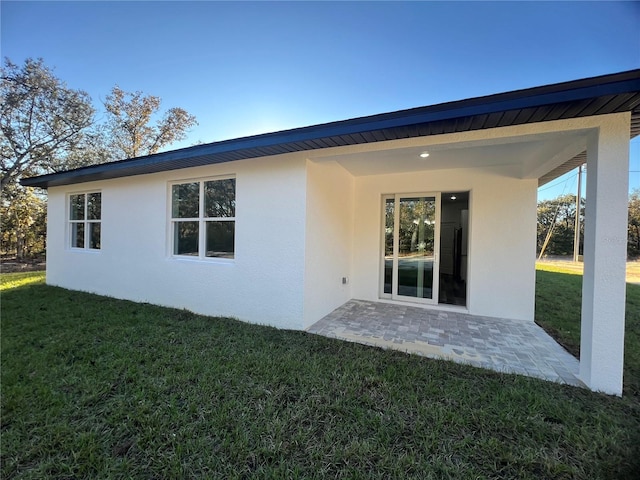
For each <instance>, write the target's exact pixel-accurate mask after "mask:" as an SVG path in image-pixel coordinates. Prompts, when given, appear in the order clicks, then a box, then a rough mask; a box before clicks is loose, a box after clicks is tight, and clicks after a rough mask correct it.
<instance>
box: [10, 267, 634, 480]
mask: <svg viewBox="0 0 640 480" xmlns="http://www.w3.org/2000/svg"><path fill="white" fill-rule="evenodd" d="M19 275H20V276H19V277H18V276H14V275H10V274H8V275H3V276H2V277H1V283H2V288H3V291H2V339H1V340H2V350H1V359H2V372H1V373H2V391H1V394H2V398H1V403H2V425H1V428H2V430H1V445H0V447H1V448H0V460H1V471H0V473H1V475H0V476H1V477H2V478H25V479H27V478H34V479H35V478H56V479H57V478H199V477H203V478H225V479H226V478H229V479H235V478H238V479H242V478H274V479H275V478H350V479H351V478H353V479H359V478H421V479H429V478H434V479H436V478H437V479H447V478H456V479H458V478H522V479H527V478H530V479H534V478H535V479H545V478H548V479H551V478H554V479H556V478H559V479H574V478H589V479H598V478H603V479H604V478H607V479H610V478H633V476H634V475H635V474H637V472H638V471H639V470H640V405H639V402H638V399H637V398H635V397H633V396H628V397H623V398H613V397H608V396H605V395H600V394H595V393H592V392H589V391H586V390H582V389H578V388H574V387H568V386H563V385H556V384H552V383H548V382H544V381H540V380H536V379H531V378H525V377H521V376H516V375H504V374H498V373H494V372H489V371H485V370H480V369H476V368H473V367H469V366H463V365H457V364H454V363H449V362H443V361H435V360H429V359H425V358H421V357H416V356H410V355H406V354H403V353H400V352H395V351H383V350H379V349H375V348H370V347H365V346H361V345H357V344H351V343H346V342H341V341H338V340H332V339H327V338H322V337H317V336H313V335H308V334H306V333H303V332H291V331H283V330H276V329H273V328H268V327H262V326H256V325H248V324H244V323H241V322H238V321H235V320H232V319H226V318H210V317H203V316H199V315H194V314H192V313H189V312H186V311H180V310H173V309H167V308H161V307H156V306H152V305H143V304H136V303H132V302H127V301H120V300H114V299H111V298H107V297H100V296H95V295H90V294H85V293H79V292H72V291H68V290H64V289H60V288H56V287H50V286H46V285H44V284H43V281H42V276H41V275H40V276H38V274H35V275H34V276H33V277H31V276H30V275H29V274H26V275H25V274H19ZM30 280H33V281H30Z"/></svg>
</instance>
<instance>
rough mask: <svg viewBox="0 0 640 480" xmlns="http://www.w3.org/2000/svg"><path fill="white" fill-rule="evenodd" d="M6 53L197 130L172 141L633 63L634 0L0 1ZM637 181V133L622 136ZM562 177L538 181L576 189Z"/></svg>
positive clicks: (637, 18)
mask: <svg viewBox="0 0 640 480" xmlns="http://www.w3.org/2000/svg"><path fill="white" fill-rule="evenodd" d="M0 9H1V11H0V13H1V25H0V27H1V38H0V40H1V43H0V45H1V50H2V56H3V57H4V56H6V57H9V58H10V59H11V60H12V61H14V62H16V63H21V62H23V61H24V59H25V58H27V57H42V58H43V59H44V60H45V63H46V64H47V65H49V66H51V67H55V73H56V75H57V76H58V77H59V78H61V79H63V80H65V81H66V82H67V84H68V85H69V86H71V87H73V88H81V89H84V90H86V91H87V92H89V94H90V95H91V96H92V98H93V100H94V103H96V106H97V107H98V108H99V107H100V101H101V100H103V99H104V97H105V96H106V95H107V94H108V93H109V91H110V89H111V88H112V87H113V86H114V85H116V84H117V85H119V86H120V87H121V88H123V89H125V90H128V91H135V90H140V91H143V92H144V93H147V94H153V95H157V96H160V97H161V98H162V100H163V107H165V108H169V107H172V106H179V107H182V108H185V109H186V110H188V111H189V112H190V113H192V114H194V115H196V117H197V118H198V121H199V126H198V127H196V128H194V129H193V130H192V131H191V132H190V134H189V137H188V139H187V140H186V141H185V142H182V143H181V144H176V145H174V146H173V147H180V146H188V145H191V144H194V143H196V142H211V141H216V140H223V139H227V138H234V137H239V136H244V135H251V134H256V133H263V132H268V131H275V130H282V129H286V128H295V127H300V126H305V125H312V124H317V123H323V122H329V121H334V120H342V119H346V118H354V117H358V116H363V115H370V114H376V113H383V112H388V111H394V110H400V109H404V108H411V107H416V106H422V105H431V104H435V103H441V102H446V101H451V100H459V99H464V98H470V97H474V96H480V95H488V94H492V93H499V92H504V91H509V90H515V89H520V88H527V87H534V86H538V85H544V84H549V83H556V82H561V81H566V80H575V79H578V78H585V77H590V76H595V75H602V74H607V73H615V72H620V71H624V70H630V69H634V68H640V33H639V32H640V3H638V2H566V3H565V2H280V3H278V2H233V3H225V2H24V1H23V2H12V1H4V0H3V1H2V2H1V3H0ZM630 170H631V173H630V181H631V182H630V183H631V187H632V188H634V187H640V140H639V139H636V140H635V141H633V142H632V146H631V162H630ZM572 181H573V184H572V186H571V187H568V186H567V185H566V182H565V180H564V179H560V180H556V181H555V182H553V183H554V184H558V186H557V187H554V188H547V189H546V190H544V191H541V192H540V193H541V196H543V197H555V196H556V195H558V194H560V193H562V191H563V187H564V190H565V193H568V192H569V191H573V190H574V189H575V178H574V179H573V180H572Z"/></svg>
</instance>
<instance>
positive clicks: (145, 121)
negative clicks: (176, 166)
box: [101, 86, 197, 160]
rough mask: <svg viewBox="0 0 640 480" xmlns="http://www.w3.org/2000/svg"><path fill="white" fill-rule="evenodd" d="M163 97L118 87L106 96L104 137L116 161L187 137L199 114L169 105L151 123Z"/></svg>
mask: <svg viewBox="0 0 640 480" xmlns="http://www.w3.org/2000/svg"><path fill="white" fill-rule="evenodd" d="M160 103H161V100H160V98H159V97H155V96H153V95H146V96H145V95H143V94H142V92H134V93H128V92H125V91H124V90H122V89H120V88H119V87H118V86H115V87H113V89H112V90H111V94H110V95H108V96H107V98H106V100H105V102H104V107H105V109H106V113H107V120H106V123H105V124H104V126H103V130H102V132H101V136H102V138H103V142H104V146H105V148H106V149H107V150H108V151H109V152H110V155H111V156H112V157H113V159H114V160H116V159H122V158H131V157H138V156H140V155H150V154H152V153H156V152H158V150H160V149H161V148H162V147H164V146H166V145H169V144H171V143H173V142H176V141H179V140H184V139H185V138H186V132H187V131H188V130H189V128H191V127H193V126H194V125H197V121H196V117H194V116H193V115H191V114H190V113H188V112H187V111H186V110H184V109H182V108H175V107H174V108H170V109H169V110H167V111H166V112H165V113H164V115H163V116H162V117H161V118H160V119H159V120H158V121H156V122H155V124H152V120H153V117H154V115H156V114H157V113H158V111H159V110H160Z"/></svg>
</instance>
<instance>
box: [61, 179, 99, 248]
mask: <svg viewBox="0 0 640 480" xmlns="http://www.w3.org/2000/svg"><path fill="white" fill-rule="evenodd" d="M96 193H99V194H100V218H98V219H89V215H88V213H89V210H88V203H89V202H88V197H89V195H93V194H96ZM76 195H84V214H83V217H84V218H83V219H82V220H72V219H71V197H73V196H76ZM95 223H98V224H100V247H98V248H93V247H91V228H90V224H95ZM74 224H82V225H84V246H82V247H74V246H73V239H72V235H73V225H74ZM66 237H67V241H66V245H67V248H69V249H70V250H74V251H78V252H84V251H90V252H100V251H102V190H86V191H82V192H70V193H69V194H67V232H66Z"/></svg>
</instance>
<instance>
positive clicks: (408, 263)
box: [395, 197, 436, 299]
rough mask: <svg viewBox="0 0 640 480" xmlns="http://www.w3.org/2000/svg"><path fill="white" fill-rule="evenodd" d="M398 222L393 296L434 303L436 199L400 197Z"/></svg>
mask: <svg viewBox="0 0 640 480" xmlns="http://www.w3.org/2000/svg"><path fill="white" fill-rule="evenodd" d="M399 210H400V211H399V218H398V267H397V268H398V288H397V290H396V292H395V293H396V295H399V296H403V297H414V298H422V299H433V298H434V295H433V293H434V288H433V279H434V275H433V271H434V268H433V267H434V262H435V241H434V240H435V238H436V237H435V228H436V199H435V197H409V198H407V197H401V198H400V199H399Z"/></svg>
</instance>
